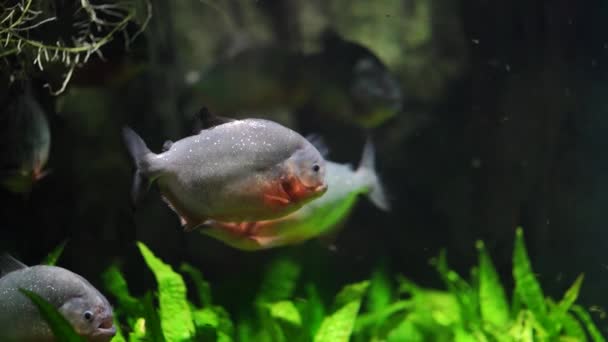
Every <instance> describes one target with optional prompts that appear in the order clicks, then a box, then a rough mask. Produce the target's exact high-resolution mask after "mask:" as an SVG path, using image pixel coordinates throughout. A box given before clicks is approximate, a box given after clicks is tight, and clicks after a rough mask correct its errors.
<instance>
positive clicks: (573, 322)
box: [561, 313, 587, 341]
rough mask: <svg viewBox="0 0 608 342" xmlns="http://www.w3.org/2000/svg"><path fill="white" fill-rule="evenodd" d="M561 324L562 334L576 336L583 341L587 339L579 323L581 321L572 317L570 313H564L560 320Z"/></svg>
mask: <svg viewBox="0 0 608 342" xmlns="http://www.w3.org/2000/svg"><path fill="white" fill-rule="evenodd" d="M561 323H562V326H563V328H564V331H563V332H564V334H565V335H567V336H569V337H573V338H576V339H577V340H578V341H585V340H586V339H587V334H586V333H585V329H584V328H583V326H582V325H581V323H580V322H579V321H578V320H577V319H576V317H574V316H573V315H572V314H569V313H568V314H566V315H564V316H563V317H562V320H561Z"/></svg>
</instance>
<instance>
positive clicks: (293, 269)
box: [257, 258, 300, 303]
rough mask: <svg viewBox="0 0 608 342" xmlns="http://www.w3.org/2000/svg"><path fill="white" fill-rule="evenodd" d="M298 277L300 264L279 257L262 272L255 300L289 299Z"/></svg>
mask: <svg viewBox="0 0 608 342" xmlns="http://www.w3.org/2000/svg"><path fill="white" fill-rule="evenodd" d="M299 277H300V266H299V265H298V264H296V263H295V262H294V261H293V260H291V259H286V258H280V259H277V260H274V261H273V262H271V263H270V264H269V265H268V267H267V269H266V273H265V274H264V278H263V280H262V284H261V286H260V290H259V292H258V296H257V302H264V303H272V302H277V301H280V300H285V299H289V298H290V297H291V296H292V294H293V292H294V290H295V288H296V285H297V281H298V278H299Z"/></svg>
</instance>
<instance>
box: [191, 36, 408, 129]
mask: <svg viewBox="0 0 608 342" xmlns="http://www.w3.org/2000/svg"><path fill="white" fill-rule="evenodd" d="M321 42H322V43H321V45H322V47H321V49H320V51H319V52H316V53H303V52H300V51H292V50H287V49H285V48H284V47H282V46H278V45H275V44H265V45H262V46H258V47H250V48H245V49H244V50H242V51H241V52H239V53H237V54H236V55H234V56H230V57H228V58H225V59H224V60H221V61H220V62H218V63H216V64H214V65H212V66H211V67H209V68H208V69H207V70H205V71H203V72H201V73H200V74H198V73H194V74H191V75H189V77H188V79H187V82H188V83H189V84H190V87H189V89H187V90H186V92H185V94H183V96H182V99H183V100H182V106H184V108H186V109H185V110H189V111H191V109H190V108H191V107H192V106H195V105H196V104H198V103H206V104H207V105H208V106H210V107H212V108H214V109H215V110H216V111H217V112H219V113H226V112H229V113H233V112H243V111H247V112H252V111H253V112H268V111H276V110H281V109H283V110H285V109H286V110H288V111H292V110H293V111H298V109H302V108H306V109H307V110H306V111H305V112H315V113H316V114H318V115H324V116H326V117H328V118H331V119H333V120H336V121H341V122H344V123H347V124H355V125H357V126H359V127H363V128H372V127H376V126H379V125H381V124H382V123H384V122H385V121H386V120H388V119H389V118H391V117H393V116H395V115H397V113H398V112H399V111H400V110H401V105H402V101H403V99H402V91H401V86H400V84H399V82H398V81H397V78H396V77H395V76H394V75H393V74H392V73H391V71H390V70H389V69H388V68H387V67H386V66H385V65H384V64H383V63H382V61H380V59H379V58H378V57H377V56H376V55H375V54H374V53H373V52H372V51H371V50H369V49H367V48H366V47H364V46H362V45H360V44H358V43H355V42H351V41H347V40H344V39H343V38H342V37H340V36H339V35H338V34H336V33H335V32H333V31H331V30H328V31H326V32H325V33H324V34H323V35H322V38H321ZM188 103H192V104H190V105H189V104H188ZM303 112H304V111H301V113H303Z"/></svg>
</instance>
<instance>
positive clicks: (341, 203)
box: [199, 139, 390, 251]
mask: <svg viewBox="0 0 608 342" xmlns="http://www.w3.org/2000/svg"><path fill="white" fill-rule="evenodd" d="M374 155H375V153H374V148H373V145H372V143H371V141H370V140H369V139H368V141H367V142H366V144H365V147H364V149H363V156H362V158H361V162H360V164H359V167H358V168H357V169H356V170H353V169H352V168H351V166H350V165H348V164H338V163H334V162H330V161H327V184H328V186H329V189H328V190H327V193H325V195H323V196H322V197H321V198H318V199H316V200H314V201H312V202H310V203H308V204H306V205H304V206H303V207H302V208H301V209H299V210H297V211H296V212H294V213H292V214H290V215H287V216H285V217H281V218H278V219H274V220H264V221H257V222H238V223H235V222H221V221H210V222H208V223H207V224H206V226H204V227H201V229H200V230H199V231H200V232H201V233H203V234H206V235H209V236H211V237H213V238H216V239H218V240H220V241H222V242H224V243H225V244H227V245H229V246H232V247H234V248H237V249H241V250H248V251H255V250H262V249H269V248H273V247H279V246H285V245H292V244H297V243H301V242H304V241H306V240H309V239H312V238H315V237H322V236H328V235H332V234H333V233H335V232H336V230H337V229H338V228H339V227H340V225H341V223H343V222H344V221H345V220H346V218H347V217H348V215H349V213H350V212H351V210H352V209H353V207H354V205H355V203H356V202H357V199H358V198H359V195H362V194H364V195H366V196H367V197H369V199H370V200H371V201H372V203H374V204H375V205H376V206H377V207H378V208H380V209H381V210H384V211H389V210H390V204H389V201H388V200H387V197H386V195H385V192H384V190H383V187H382V184H381V182H380V179H379V177H378V175H377V173H376V171H375V169H374V159H375V156H374Z"/></svg>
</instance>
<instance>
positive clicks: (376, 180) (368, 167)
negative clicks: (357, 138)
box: [357, 138, 391, 211]
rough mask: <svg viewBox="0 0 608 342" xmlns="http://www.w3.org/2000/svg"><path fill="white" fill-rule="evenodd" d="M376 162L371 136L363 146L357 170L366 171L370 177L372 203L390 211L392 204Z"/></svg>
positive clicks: (369, 195)
mask: <svg viewBox="0 0 608 342" xmlns="http://www.w3.org/2000/svg"><path fill="white" fill-rule="evenodd" d="M375 163H376V152H375V151H374V144H373V143H372V140H371V138H368V139H367V141H366V142H365V146H364V147H363V155H362V156H361V162H359V168H358V169H357V172H365V173H366V174H367V177H369V181H370V187H371V188H370V191H369V193H368V194H367V196H368V197H369V199H370V200H371V201H372V203H374V205H376V206H377V207H378V208H380V209H382V210H384V211H389V210H391V204H390V202H389V200H388V198H387V196H386V192H385V191H384V187H383V186H382V182H381V181H380V177H378V174H377V173H376V168H375Z"/></svg>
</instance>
